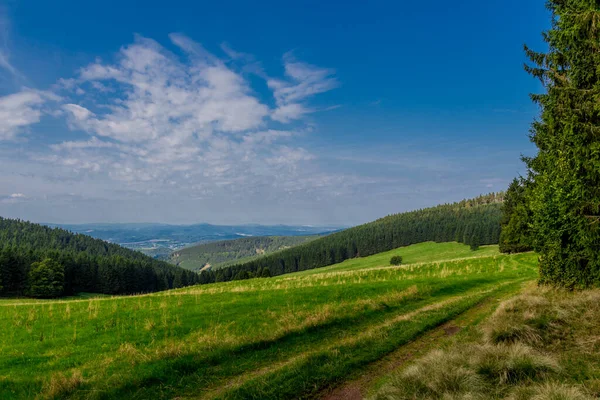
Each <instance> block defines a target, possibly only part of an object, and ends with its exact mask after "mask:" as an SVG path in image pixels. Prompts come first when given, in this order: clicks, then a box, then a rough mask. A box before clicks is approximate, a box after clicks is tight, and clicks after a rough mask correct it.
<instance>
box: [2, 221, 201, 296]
mask: <svg viewBox="0 0 600 400" xmlns="http://www.w3.org/2000/svg"><path fill="white" fill-rule="evenodd" d="M47 258H50V259H52V260H54V261H57V262H58V263H59V265H60V266H62V267H64V282H63V283H64V287H63V293H64V294H66V295H69V294H74V293H78V292H94V293H103V294H129V293H144V292H155V291H159V290H165V289H172V288H178V287H184V286H187V285H191V284H195V283H196V282H197V280H198V276H197V275H196V274H195V273H192V272H190V271H187V270H184V269H183V268H179V267H176V266H173V265H171V264H168V263H166V262H162V261H157V260H154V259H152V258H150V257H148V256H145V255H143V254H141V253H139V252H136V251H133V250H129V249H126V248H123V247H121V246H118V245H116V244H111V243H107V242H104V241H102V240H99V239H94V238H91V237H89V236H86V235H82V234H74V233H71V232H69V231H67V230H64V229H59V228H50V227H47V226H43V225H38V224H33V223H30V222H25V221H20V220H12V219H5V218H0V295H2V296H7V295H13V296H15V295H16V296H22V295H26V294H27V293H28V290H29V286H30V283H31V282H28V277H29V272H30V269H31V265H32V264H33V263H35V262H39V261H42V260H44V259H47Z"/></svg>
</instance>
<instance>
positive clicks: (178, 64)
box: [36, 34, 337, 198]
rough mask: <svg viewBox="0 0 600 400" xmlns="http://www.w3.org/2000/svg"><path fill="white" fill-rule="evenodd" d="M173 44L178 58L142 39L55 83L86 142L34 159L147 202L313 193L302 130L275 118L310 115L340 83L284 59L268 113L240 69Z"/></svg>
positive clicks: (59, 146)
mask: <svg viewBox="0 0 600 400" xmlns="http://www.w3.org/2000/svg"><path fill="white" fill-rule="evenodd" d="M169 38H170V39H171V42H172V44H173V48H174V49H176V50H177V51H170V50H167V49H166V48H165V47H163V46H161V45H160V44H158V43H157V42H155V41H154V40H151V39H147V38H143V37H139V36H138V37H136V39H135V41H134V43H132V44H130V45H128V46H124V47H123V48H122V49H121V50H120V51H119V52H118V54H117V55H116V57H115V60H114V61H113V62H103V61H101V60H97V61H96V62H94V63H92V64H90V65H87V66H85V67H83V68H81V69H80V70H79V71H78V73H77V76H75V77H74V78H69V79H62V80H61V81H59V82H58V85H57V87H59V89H60V90H62V91H65V92H66V93H68V94H67V95H65V96H70V98H71V99H70V102H68V103H66V104H62V105H61V106H60V111H61V112H62V114H63V115H64V116H65V118H66V121H67V125H68V127H69V128H70V129H71V130H72V131H74V132H78V133H79V134H81V135H83V136H84V137H83V138H82V139H80V140H70V141H64V142H61V143H54V144H52V145H51V146H50V147H51V150H52V151H53V154H38V155H37V156H36V160H37V161H40V162H45V163H48V164H52V165H53V166H56V167H58V168H62V169H63V170H66V171H69V173H70V174H72V176H76V177H78V179H81V180H89V181H91V180H96V181H103V182H105V181H113V182H116V184H117V185H119V186H118V187H119V190H120V191H121V192H127V191H128V192H130V193H138V194H144V195H149V194H161V193H162V194H165V193H171V192H172V191H173V190H174V188H176V190H177V193H178V194H179V195H181V196H185V197H188V198H206V197H207V196H217V193H221V194H223V193H225V194H226V196H227V197H228V198H236V197H243V196H244V195H245V194H246V193H253V192H254V191H256V190H258V188H260V189H261V190H263V191H264V190H268V191H270V193H272V194H273V193H279V195H280V196H286V195H287V193H291V192H292V191H296V190H298V189H299V188H303V189H304V191H305V192H306V193H308V192H309V191H310V189H311V185H313V186H314V184H315V180H311V179H310V178H308V177H306V176H305V175H310V174H314V170H313V171H312V172H309V169H310V168H308V167H309V163H310V162H311V161H313V160H314V156H313V155H312V154H310V153H309V152H308V151H307V150H305V149H304V148H302V147H299V146H298V145H295V144H294V143H296V142H297V140H295V137H297V136H299V135H300V134H302V133H303V132H304V131H305V130H306V129H305V128H304V127H303V126H302V124H298V123H297V122H296V123H294V124H291V125H290V124H288V126H287V127H285V128H283V129H282V125H281V124H277V127H274V126H273V124H274V122H273V121H278V122H290V121H292V120H298V119H300V118H301V116H302V115H303V114H305V113H307V112H309V111H308V109H307V108H306V107H307V105H306V99H308V97H310V96H312V95H315V94H317V93H321V92H323V91H326V90H327V88H328V87H334V86H335V85H337V83H334V78H333V77H332V74H333V71H331V70H324V69H319V68H317V67H314V66H310V65H308V64H303V63H299V62H296V61H293V62H292V61H290V60H291V59H290V58H289V57H286V58H285V60H286V61H285V68H286V78H285V79H283V80H281V81H278V82H279V83H277V84H273V82H272V80H269V87H271V88H273V90H274V91H273V94H274V96H275V97H276V98H277V99H279V100H277V102H278V105H277V107H276V108H273V109H272V108H270V107H269V106H268V105H266V104H265V103H264V102H263V101H261V98H260V97H259V95H258V94H257V93H255V92H254V91H253V89H252V88H251V86H250V83H249V81H248V80H247V79H246V78H245V77H244V74H243V71H237V70H235V67H234V66H232V65H229V63H228V62H227V60H222V59H220V58H218V57H217V56H215V55H213V54H211V53H210V52H208V51H207V50H206V49H205V48H204V47H203V46H202V45H200V44H199V43H197V42H195V41H193V40H191V39H190V38H188V37H186V36H184V35H182V34H171V35H170V36H169ZM224 50H225V52H226V54H227V55H228V56H229V57H230V58H232V59H233V58H236V59H243V60H246V61H248V60H250V61H252V62H255V61H254V59H253V58H251V56H249V55H247V54H243V53H238V52H234V51H233V50H231V49H230V48H228V47H226V46H225V47H224ZM288 64H289V65H288ZM302 165H303V166H304V168H300V166H302ZM293 182H297V184H296V185H294V184H293Z"/></svg>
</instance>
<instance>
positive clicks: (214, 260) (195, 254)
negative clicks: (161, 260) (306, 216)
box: [169, 235, 320, 271]
mask: <svg viewBox="0 0 600 400" xmlns="http://www.w3.org/2000/svg"><path fill="white" fill-rule="evenodd" d="M319 237H320V236H316V235H315V236H258V237H246V238H241V239H235V240H221V241H218V242H211V243H203V244H198V245H195V246H190V247H186V248H183V249H181V250H178V251H175V252H173V253H172V254H171V256H170V257H169V261H170V262H171V263H173V264H176V265H178V266H180V267H182V268H185V269H189V270H192V271H200V270H202V269H203V268H210V269H212V270H215V269H219V268H223V267H226V266H229V265H232V264H235V263H239V262H246V261H251V260H253V259H256V258H259V257H261V256H264V255H267V254H271V253H273V252H276V251H280V250H285V249H288V248H290V247H294V246H298V245H300V244H304V243H308V242H310V241H311V240H315V239H318V238H319Z"/></svg>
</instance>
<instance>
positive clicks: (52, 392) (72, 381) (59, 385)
mask: <svg viewBox="0 0 600 400" xmlns="http://www.w3.org/2000/svg"><path fill="white" fill-rule="evenodd" d="M83 383H84V380H83V376H82V375H81V371H79V370H74V371H73V373H72V374H71V376H66V375H65V374H63V373H56V374H54V375H52V376H51V377H50V380H49V381H47V382H46V383H45V384H44V387H43V389H42V393H41V396H40V397H41V398H43V399H59V398H64V397H66V396H68V395H69V394H72V393H73V392H75V391H76V390H77V389H78V388H80V387H81V385H83Z"/></svg>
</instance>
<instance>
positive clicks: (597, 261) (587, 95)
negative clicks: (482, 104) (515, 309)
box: [525, 0, 600, 287]
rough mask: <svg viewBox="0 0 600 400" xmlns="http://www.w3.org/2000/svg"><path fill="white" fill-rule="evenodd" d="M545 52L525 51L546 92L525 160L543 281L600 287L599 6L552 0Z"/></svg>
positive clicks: (538, 97)
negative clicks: (531, 151) (530, 152)
mask: <svg viewBox="0 0 600 400" xmlns="http://www.w3.org/2000/svg"><path fill="white" fill-rule="evenodd" d="M547 4H548V8H549V10H550V11H551V13H552V27H551V29H550V30H549V31H547V32H545V33H544V35H543V36H544V40H545V41H546V43H547V44H548V51H547V52H546V53H537V52H534V51H532V50H531V49H529V48H527V47H526V48H525V51H526V53H527V56H528V57H529V59H530V60H531V62H532V65H530V66H526V70H527V71H528V72H529V73H530V74H531V75H533V76H534V77H536V78H538V79H539V80H540V81H541V82H542V84H543V85H544V86H545V89H546V93H543V94H535V95H532V96H531V97H532V99H533V100H534V101H535V102H536V103H537V104H539V106H540V107H541V117H540V118H539V120H537V121H535V122H534V123H533V125H532V129H531V140H532V142H533V143H534V144H535V145H536V146H537V147H538V154H537V155H536V156H535V157H532V158H528V159H526V163H527V165H528V168H529V171H530V178H532V179H533V180H534V181H535V184H534V187H533V189H532V196H531V210H532V215H533V226H534V246H535V249H536V250H537V251H538V252H539V253H540V279H541V282H542V283H550V284H554V285H559V286H565V287H590V286H600V102H599V99H600V80H599V78H600V1H599V0H550V1H548V3H547Z"/></svg>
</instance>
